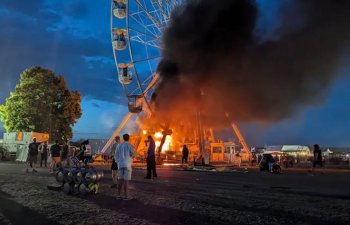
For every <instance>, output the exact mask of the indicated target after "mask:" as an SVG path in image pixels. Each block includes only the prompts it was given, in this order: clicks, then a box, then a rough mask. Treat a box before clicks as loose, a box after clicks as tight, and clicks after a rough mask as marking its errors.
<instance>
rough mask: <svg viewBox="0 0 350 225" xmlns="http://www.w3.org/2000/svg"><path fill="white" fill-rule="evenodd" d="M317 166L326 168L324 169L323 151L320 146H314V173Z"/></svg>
mask: <svg viewBox="0 0 350 225" xmlns="http://www.w3.org/2000/svg"><path fill="white" fill-rule="evenodd" d="M316 165H319V166H320V167H321V168H324V167H323V158H322V151H321V149H320V146H319V145H318V144H315V145H314V160H313V167H312V171H313V170H314V169H315V168H316ZM323 172H324V169H323Z"/></svg>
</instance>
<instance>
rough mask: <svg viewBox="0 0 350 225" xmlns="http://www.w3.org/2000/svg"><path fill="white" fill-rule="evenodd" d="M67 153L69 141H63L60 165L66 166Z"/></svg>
mask: <svg viewBox="0 0 350 225" xmlns="http://www.w3.org/2000/svg"><path fill="white" fill-rule="evenodd" d="M68 154H69V143H68V141H66V142H65V144H64V145H63V148H62V151H61V164H62V166H68V160H67V159H68Z"/></svg>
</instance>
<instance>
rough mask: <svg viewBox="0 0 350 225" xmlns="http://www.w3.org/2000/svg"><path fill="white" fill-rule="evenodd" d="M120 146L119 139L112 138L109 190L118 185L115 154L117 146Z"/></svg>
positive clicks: (117, 137)
mask: <svg viewBox="0 0 350 225" xmlns="http://www.w3.org/2000/svg"><path fill="white" fill-rule="evenodd" d="M119 144H120V137H119V136H115V138H114V143H113V145H112V147H111V158H112V165H111V170H112V185H111V188H116V187H117V183H118V164H117V162H116V161H115V157H114V156H115V152H116V150H117V147H118V145H119Z"/></svg>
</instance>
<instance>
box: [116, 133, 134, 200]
mask: <svg viewBox="0 0 350 225" xmlns="http://www.w3.org/2000/svg"><path fill="white" fill-rule="evenodd" d="M123 139H124V142H123V143H121V144H119V145H118V146H117V149H116V151H115V159H116V162H117V164H118V178H119V181H118V197H117V199H121V198H122V197H121V192H122V188H123V189H124V196H125V198H124V200H130V198H129V197H128V187H129V181H130V180H131V172H132V169H131V161H132V159H131V158H133V157H134V156H135V152H134V147H133V146H132V145H131V144H130V143H129V139H130V136H129V134H124V135H123Z"/></svg>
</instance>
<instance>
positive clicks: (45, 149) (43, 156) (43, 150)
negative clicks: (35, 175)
mask: <svg viewBox="0 0 350 225" xmlns="http://www.w3.org/2000/svg"><path fill="white" fill-rule="evenodd" d="M48 151H49V146H48V145H47V141H45V142H44V143H43V144H42V145H40V156H41V158H40V167H42V166H43V161H44V163H45V164H44V165H45V167H47V153H48Z"/></svg>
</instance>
